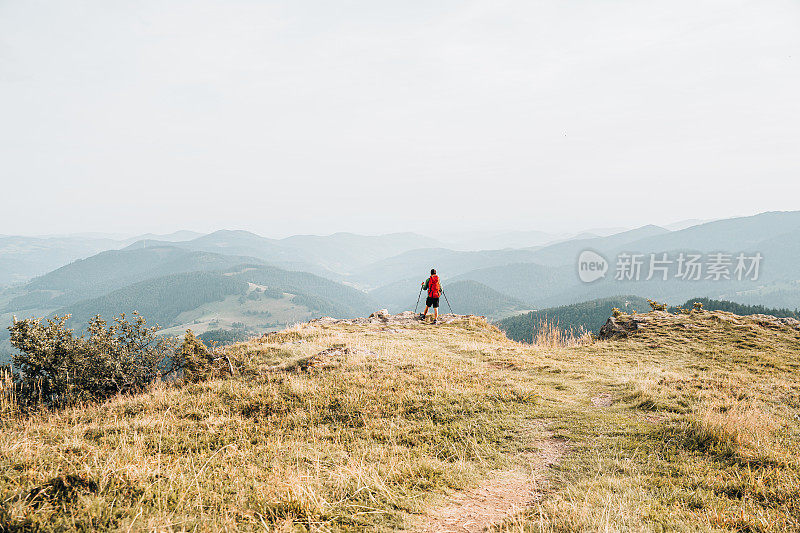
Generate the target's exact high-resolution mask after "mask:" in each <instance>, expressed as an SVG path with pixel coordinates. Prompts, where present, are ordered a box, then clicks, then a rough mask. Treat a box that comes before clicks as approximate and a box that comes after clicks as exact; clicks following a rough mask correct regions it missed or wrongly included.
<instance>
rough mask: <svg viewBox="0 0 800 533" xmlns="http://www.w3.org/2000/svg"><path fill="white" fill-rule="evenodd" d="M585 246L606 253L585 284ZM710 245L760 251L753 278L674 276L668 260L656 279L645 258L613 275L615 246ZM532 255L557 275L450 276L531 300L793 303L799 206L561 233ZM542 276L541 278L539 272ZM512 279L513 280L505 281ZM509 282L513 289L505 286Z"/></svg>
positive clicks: (796, 301) (496, 271)
mask: <svg viewBox="0 0 800 533" xmlns="http://www.w3.org/2000/svg"><path fill="white" fill-rule="evenodd" d="M584 249H592V250H596V251H598V252H600V253H602V254H603V255H605V257H606V258H607V259H608V261H609V263H610V264H609V271H608V273H607V274H606V278H605V279H602V280H599V281H597V282H594V283H591V284H584V283H581V282H580V281H579V280H578V278H577V272H576V260H577V256H578V254H579V253H580V252H581V251H582V250H584ZM716 251H723V252H728V253H731V254H736V253H738V252H746V253H755V252H760V253H761V254H762V256H763V261H762V265H761V272H760V277H759V279H758V280H741V281H738V280H727V281H726V280H720V281H715V280H708V279H705V274H704V276H703V279H701V280H698V281H685V280H681V279H675V277H674V273H675V272H674V267H673V271H672V272H671V273H670V274H671V275H670V277H669V278H668V279H667V280H666V281H662V280H661V279H660V277H659V276H656V277H654V279H652V280H650V281H646V280H645V278H646V277H647V274H648V271H647V268H648V266H647V264H645V265H644V266H643V269H642V276H641V279H640V280H639V281H626V282H623V281H616V280H615V279H614V276H615V267H616V258H617V254H619V253H620V252H630V253H641V254H645V257H644V259H645V263H647V261H648V260H649V255H647V254H650V253H656V254H660V253H665V252H666V253H669V254H670V256H671V257H672V258H673V259H674V258H675V257H676V256H677V254H678V253H679V252H697V253H702V254H708V253H713V252H716ZM530 261H531V262H534V263H541V264H544V265H552V266H553V267H558V266H559V265H563V266H562V267H561V268H560V273H561V275H560V276H559V277H558V278H557V282H550V281H548V282H546V283H545V284H544V286H542V285H543V284H542V276H543V274H542V273H541V272H540V271H538V270H537V269H536V268H535V267H531V268H530V272H529V273H525V272H524V271H522V272H520V268H519V267H518V266H513V267H510V266H508V265H503V266H499V267H496V268H493V269H488V270H487V271H486V272H479V273H472V272H470V273H464V274H460V275H458V276H456V278H457V279H462V278H469V279H475V280H476V281H480V282H481V283H484V284H486V285H488V286H490V287H492V288H494V289H495V290H498V291H500V292H504V293H506V294H511V295H513V296H516V297H518V298H521V299H524V300H525V301H529V302H531V303H532V304H535V305H536V306H537V307H552V306H559V305H564V304H572V303H578V302H583V301H586V300H587V299H595V298H606V297H610V296H613V295H616V294H632V295H637V296H640V297H649V298H654V299H657V300H661V301H665V302H667V303H670V304H672V305H675V304H678V303H681V302H683V301H685V300H686V299H687V298H691V297H697V296H706V297H710V298H715V299H724V300H732V301H736V302H741V303H749V304H763V305H767V306H770V307H789V308H794V307H796V306H798V305H800V298H798V292H797V291H796V289H797V288H796V286H795V285H793V284H794V283H795V282H797V281H798V280H800V269H798V267H797V265H800V212H782V213H764V214H761V215H756V216H752V217H740V218H736V219H727V220H719V221H713V222H708V223H705V224H701V225H699V226H693V227H690V228H687V229H684V230H680V231H676V232H666V231H664V230H663V229H661V228H657V227H644V228H639V229H637V230H633V231H630V232H625V233H623V234H618V235H613V236H611V237H603V238H596V239H588V240H585V241H568V242H564V243H558V244H555V245H552V246H547V247H544V248H541V249H539V250H535V251H533V253H532V256H531V258H530ZM545 279H547V278H545ZM509 280H514V283H515V285H514V288H513V289H512V288H509V286H508V284H509ZM512 290H513V292H511V291H512Z"/></svg>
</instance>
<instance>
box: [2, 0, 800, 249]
mask: <svg viewBox="0 0 800 533" xmlns="http://www.w3.org/2000/svg"><path fill="white" fill-rule="evenodd" d="M798 95H800V2H798V1H797V0H785V1H772V0H754V1H737V0H719V1H703V0H690V1H680V0H679V1H676V0H668V1H661V2H651V1H642V0H630V1H624V0H614V1H611V0H609V1H599V0H584V1H579V0H554V1H547V2H542V1H529V0H524V1H501V0H479V1H453V2H448V1H435V2H431V1H429V0H424V1H407V0H404V1H396V2H386V1H375V0H364V1H360V2H356V1H330V0H328V1H314V2H312V1H301V0H293V1H286V2H270V1H266V0H265V1H255V0H253V1H239V0H224V1H222V0H221V1H208V0H187V1H170V0H154V1H150V0H136V1H133V0H131V1H123V0H96V1H79V0H75V1H64V0H0V180H2V190H1V192H0V234H15V233H26V234H33V233H64V232H72V231H75V232H78V231H109V232H144V231H161V232H166V231H173V230H175V229H179V228H188V229H195V230H198V231H208V230H213V229H217V228H242V229H250V230H253V231H256V232H259V233H262V234H264V235H274V236H279V235H286V234H291V233H331V232H334V231H355V232H361V233H379V232H388V231H404V230H414V231H423V232H425V231H426V230H427V231H429V232H433V231H450V230H457V229H460V228H462V229H495V228H503V229H505V228H516V229H545V230H560V229H565V230H574V229H579V228H581V227H592V226H618V225H624V226H632V225H637V224H644V223H649V222H652V223H668V222H671V221H675V220H680V219H683V218H703V219H708V218H715V217H725V216H732V215H739V214H753V213H756V212H760V211H766V210H775V209H782V210H794V209H800V175H799V172H798V171H800V96H798Z"/></svg>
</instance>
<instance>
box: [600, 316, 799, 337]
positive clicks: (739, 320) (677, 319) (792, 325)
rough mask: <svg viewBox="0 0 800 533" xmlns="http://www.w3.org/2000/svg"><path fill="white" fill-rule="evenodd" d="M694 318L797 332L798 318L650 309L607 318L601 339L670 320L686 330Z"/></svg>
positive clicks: (691, 327)
mask: <svg viewBox="0 0 800 533" xmlns="http://www.w3.org/2000/svg"><path fill="white" fill-rule="evenodd" d="M695 318H703V319H710V320H716V321H719V322H726V323H729V324H734V325H748V324H750V325H757V326H761V327H764V328H769V329H785V328H789V329H793V330H797V331H800V321H798V320H796V319H794V318H781V317H775V316H772V315H748V316H740V315H735V314H733V313H729V312H727V311H692V312H690V313H688V314H683V313H677V314H673V313H669V312H667V311H651V312H650V313H646V314H630V315H629V314H624V313H622V314H619V315H617V316H612V317H610V318H609V319H608V320H607V321H606V323H605V324H603V327H601V328H600V332H599V334H598V338H599V339H600V340H609V339H624V338H626V337H628V336H629V335H631V334H633V333H635V332H637V331H639V330H641V329H643V328H647V327H650V326H652V325H654V324H655V323H656V322H660V323H662V324H663V323H670V324H673V325H676V326H680V327H683V328H685V329H697V328H698V326H697V325H696V324H693V322H694V320H693V319H695Z"/></svg>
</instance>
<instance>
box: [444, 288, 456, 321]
mask: <svg viewBox="0 0 800 533" xmlns="http://www.w3.org/2000/svg"><path fill="white" fill-rule="evenodd" d="M442 296H444V301H445V302H447V307H448V308H450V314H451V315H454V314H455V313H453V308H452V307H451V306H450V300H448V299H447V295H446V294H445V293H444V289H442Z"/></svg>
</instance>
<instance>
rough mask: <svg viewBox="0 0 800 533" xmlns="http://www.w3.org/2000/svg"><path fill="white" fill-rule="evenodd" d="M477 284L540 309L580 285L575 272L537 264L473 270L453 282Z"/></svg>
mask: <svg viewBox="0 0 800 533" xmlns="http://www.w3.org/2000/svg"><path fill="white" fill-rule="evenodd" d="M458 280H474V281H477V282H480V283H483V284H484V285H487V286H489V287H491V288H493V289H495V290H496V291H498V292H501V293H503V294H506V295H508V296H509V297H513V298H516V299H518V300H521V301H524V302H527V306H528V307H540V306H541V304H542V302H546V301H549V299H551V298H554V297H558V296H559V295H560V294H561V293H562V292H564V291H565V290H568V289H570V288H571V287H574V286H575V285H576V284H577V283H578V279H577V276H576V274H575V271H574V269H571V268H568V267H553V266H543V265H538V264H536V263H514V264H510V265H501V266H494V267H488V268H481V269H477V270H471V271H469V272H466V273H464V274H460V275H458V276H455V277H454V278H453V281H458Z"/></svg>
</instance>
